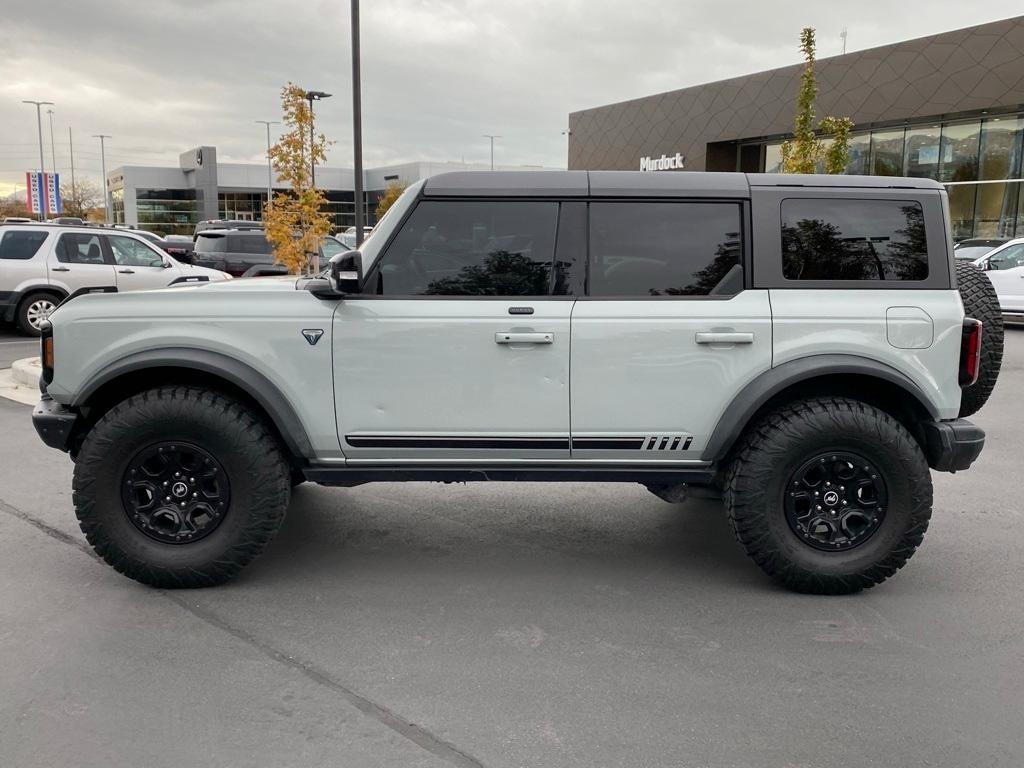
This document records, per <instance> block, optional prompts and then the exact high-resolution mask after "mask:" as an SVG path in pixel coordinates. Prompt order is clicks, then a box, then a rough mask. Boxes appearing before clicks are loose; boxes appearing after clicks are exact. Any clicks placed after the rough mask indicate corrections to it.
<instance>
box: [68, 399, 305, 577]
mask: <svg viewBox="0 0 1024 768" xmlns="http://www.w3.org/2000/svg"><path fill="white" fill-rule="evenodd" d="M290 484H291V471H290V469H289V466H288V464H287V462H286V461H285V459H284V457H283V456H282V453H281V449H280V447H279V445H278V443H277V440H276V439H275V438H274V436H273V435H272V434H270V432H269V431H268V430H267V427H266V426H265V425H264V423H263V422H262V421H261V420H260V419H259V418H257V417H256V416H255V415H254V414H253V413H252V412H251V411H250V410H249V409H248V408H247V407H246V406H245V405H243V404H242V403H239V402H238V401H236V400H234V399H232V398H229V397H228V396H226V395H223V394H220V393H218V392H212V391H209V390H204V389H199V388H196V387H161V388H159V389H152V390H149V391H146V392H142V393H140V394H138V395H133V396H131V397H129V398H128V399H127V400H124V401H123V402H121V403H119V404H117V405H115V406H114V407H113V408H111V409H110V411H108V412H107V413H106V414H104V415H103V416H102V417H101V418H100V420H99V421H98V422H97V423H96V424H95V426H93V428H92V429H91V430H90V431H89V433H88V434H87V436H86V438H85V440H84V442H83V443H82V446H81V449H80V451H79V452H78V458H77V461H76V463H75V473H74V483H73V488H74V504H75V513H76V514H77V516H78V522H79V525H80V526H81V528H82V532H83V533H84V534H85V536H86V538H87V539H88V540H89V543H90V544H91V545H92V546H93V548H94V549H95V550H96V552H97V554H99V556H100V557H102V558H103V559H104V560H105V561H106V562H107V563H109V564H110V565H111V566H113V567H114V568H115V569H116V570H118V571H120V572H121V573H123V574H125V575H126V576H129V577H130V578H133V579H135V580H137V581H141V582H143V583H144V584H149V585H151V586H156V587H204V586H211V585H214V584H219V583H221V582H224V581H227V580H228V579H230V578H231V577H233V576H234V575H235V574H237V573H238V572H239V571H240V570H241V569H242V568H243V567H244V566H245V565H246V564H248V563H249V562H250V561H251V560H252V559H253V558H254V557H256V556H257V555H258V554H260V552H262V551H263V549H264V548H265V547H266V545H267V543H268V542H269V541H270V540H271V539H272V538H273V536H274V534H275V533H276V532H277V530H278V528H279V527H280V525H281V523H282V521H283V520H284V515H285V511H286V510H287V508H288V501H289V495H290Z"/></svg>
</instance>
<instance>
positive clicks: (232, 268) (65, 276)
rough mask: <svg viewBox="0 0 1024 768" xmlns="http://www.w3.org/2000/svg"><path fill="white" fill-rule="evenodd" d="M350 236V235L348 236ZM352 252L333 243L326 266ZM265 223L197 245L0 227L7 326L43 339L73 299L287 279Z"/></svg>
mask: <svg viewBox="0 0 1024 768" xmlns="http://www.w3.org/2000/svg"><path fill="white" fill-rule="evenodd" d="M345 234H348V233H345ZM351 241H352V245H351V246H350V245H349V244H348V243H347V242H345V241H344V240H343V239H341V238H339V237H335V236H330V237H327V238H325V239H324V241H323V242H322V243H321V244H320V248H319V257H320V261H321V263H326V262H327V261H328V260H329V259H330V258H331V257H332V256H334V255H335V254H337V253H342V252H344V251H347V250H349V249H350V248H351V247H353V246H354V244H355V230H354V228H353V229H352V232H351ZM287 271H288V270H287V269H286V268H285V267H283V266H282V265H280V264H276V263H275V258H274V253H273V248H272V247H271V245H270V243H269V242H268V241H267V238H266V234H265V232H264V230H263V228H262V226H261V225H260V223H258V222H236V221H223V220H211V221H204V222H200V223H199V224H198V225H197V226H196V234H195V237H194V238H190V237H188V236H186V235H168V236H166V237H160V236H159V235H157V234H155V233H153V232H147V231H145V230H139V229H129V228H124V227H105V226H96V225H89V224H86V223H85V222H82V221H81V220H76V221H63V220H60V221H54V222H46V223H40V222H33V221H7V220H5V221H4V222H3V223H2V224H0V321H3V322H8V323H10V322H14V323H16V324H17V326H18V328H19V329H20V330H21V331H22V332H23V333H25V334H28V335H31V336H38V335H39V332H40V328H41V326H42V323H43V321H44V320H46V319H47V318H48V317H49V315H50V313H51V312H53V310H54V309H56V307H57V305H58V304H60V303H61V302H62V301H64V300H65V299H67V298H68V297H70V296H73V295H76V294H80V293H86V292H93V291H104V290H106V291H109V290H116V291H118V292H122V291H143V290H152V289H156V288H167V287H169V286H172V285H177V284H181V283H199V282H216V281H220V280H230V279H232V278H236V277H256V276H264V275H275V274H286V273H287Z"/></svg>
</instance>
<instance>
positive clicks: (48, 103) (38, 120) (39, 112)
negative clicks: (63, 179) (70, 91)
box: [21, 99, 53, 221]
mask: <svg viewBox="0 0 1024 768" xmlns="http://www.w3.org/2000/svg"><path fill="white" fill-rule="evenodd" d="M21 103H22V104H35V105H36V127H38V128H39V172H40V173H46V166H45V165H44V163H43V111H42V107H44V106H49V107H52V106H53V102H52V101H32V100H30V99H22V102H21ZM25 193H26V196H27V195H28V190H27V189H26V190H25ZM45 200H46V190H40V195H39V220H40V221H42V220H43V219H45V218H46V215H45V214H44V213H43V211H44V210H45V209H46V204H45Z"/></svg>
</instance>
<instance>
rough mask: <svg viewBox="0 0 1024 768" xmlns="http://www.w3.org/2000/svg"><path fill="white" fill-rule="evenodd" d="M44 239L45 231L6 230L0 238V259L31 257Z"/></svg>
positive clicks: (24, 258) (21, 259)
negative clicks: (0, 238)
mask: <svg viewBox="0 0 1024 768" xmlns="http://www.w3.org/2000/svg"><path fill="white" fill-rule="evenodd" d="M44 240H46V233H45V232H6V233H5V234H4V236H3V239H2V240H0V259H18V260H20V261H24V260H26V259H31V258H32V257H33V256H35V255H36V252H37V251H38V250H39V246H41V245H42V244H43V241H44Z"/></svg>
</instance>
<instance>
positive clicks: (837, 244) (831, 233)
mask: <svg viewBox="0 0 1024 768" xmlns="http://www.w3.org/2000/svg"><path fill="white" fill-rule="evenodd" d="M782 275H783V277H784V278H786V279H787V280H856V281H874V280H909V281H918V280H924V279H926V278H927V277H928V245H927V240H926V236H925V225H924V211H923V210H922V208H921V204H920V203H917V202H915V201H912V200H856V199H841V198H826V199H812V198H792V199H787V200H783V201H782Z"/></svg>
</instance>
